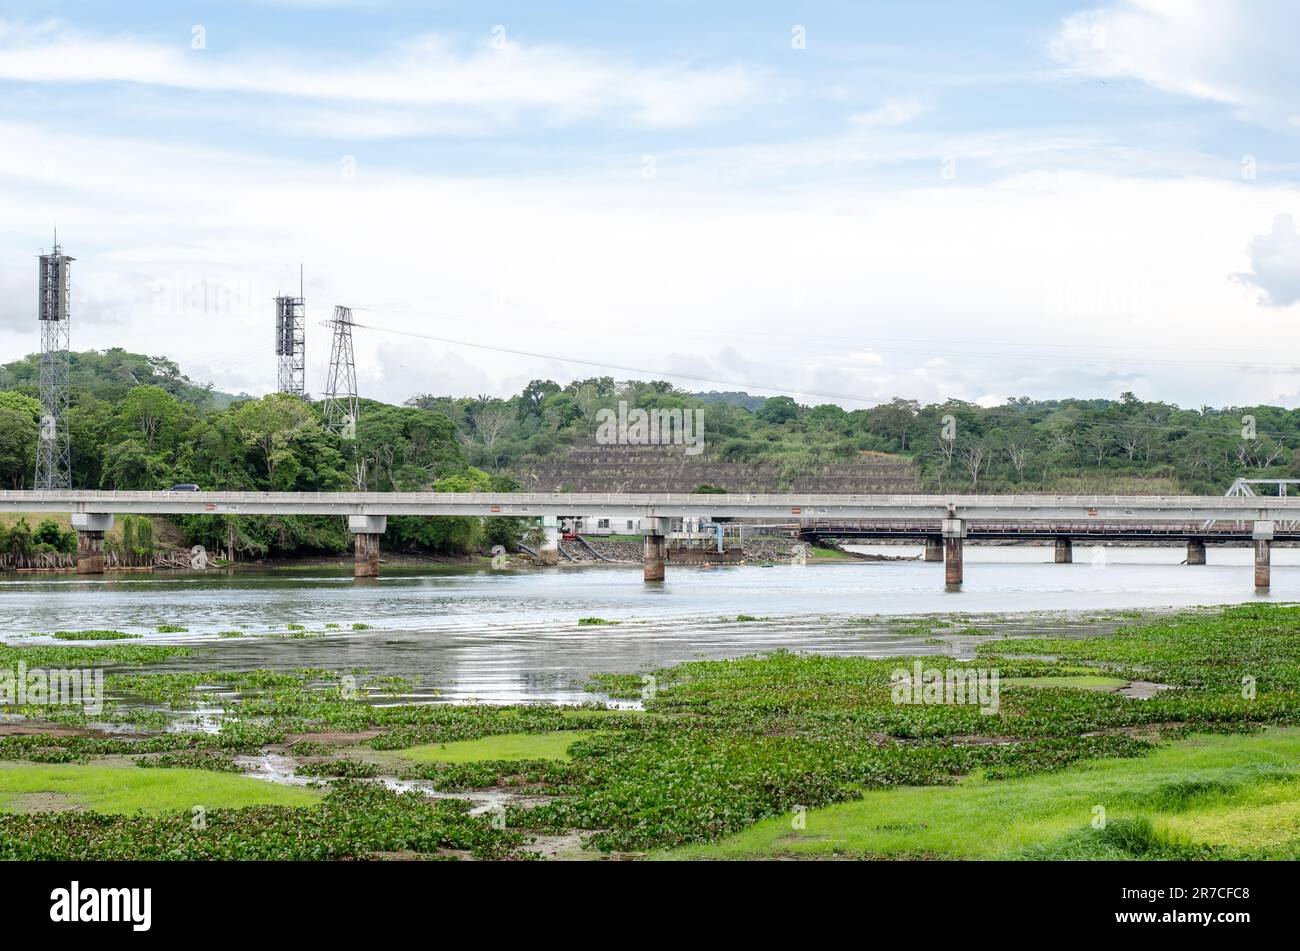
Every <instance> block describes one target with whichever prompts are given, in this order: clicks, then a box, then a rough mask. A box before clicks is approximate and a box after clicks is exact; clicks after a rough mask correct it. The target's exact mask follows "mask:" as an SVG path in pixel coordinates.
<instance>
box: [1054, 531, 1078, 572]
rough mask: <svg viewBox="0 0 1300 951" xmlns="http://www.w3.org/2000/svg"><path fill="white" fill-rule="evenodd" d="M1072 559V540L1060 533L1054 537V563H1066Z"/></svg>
mask: <svg viewBox="0 0 1300 951" xmlns="http://www.w3.org/2000/svg"><path fill="white" fill-rule="evenodd" d="M1073 561H1074V542H1073V540H1071V539H1070V538H1069V536H1066V535H1061V536H1058V537H1057V539H1056V564H1058V565H1068V564H1071V563H1072V562H1073Z"/></svg>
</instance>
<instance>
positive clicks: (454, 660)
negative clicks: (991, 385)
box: [0, 545, 1300, 703]
mask: <svg viewBox="0 0 1300 951" xmlns="http://www.w3.org/2000/svg"><path fill="white" fill-rule="evenodd" d="M856 547H857V549H858V550H861V551H866V552H874V553H879V554H887V555H910V554H918V553H919V552H920V548H919V546H918V547H916V548H911V547H908V546H895V545H882V546H856ZM1098 553H1100V554H1098ZM1074 556H1075V559H1076V562H1075V563H1074V564H1071V565H1057V564H1052V563H1051V561H1052V548H1051V547H1050V546H1040V547H1028V546H1026V547H976V546H967V548H966V552H965V561H966V569H965V584H964V585H963V588H962V590H961V591H959V592H946V591H945V590H944V588H943V566H942V565H941V564H934V563H924V562H920V561H898V562H846V563H842V564H821V565H809V566H775V567H760V566H756V565H748V566H734V567H723V568H713V569H710V570H700V569H698V568H676V569H674V568H672V567H670V568H669V571H668V580H667V582H666V583H665V584H663V585H662V586H647V585H645V584H644V583H643V582H642V580H641V572H640V569H639V567H636V566H606V565H601V566H590V567H562V568H556V569H545V570H540V569H527V570H503V571H493V570H488V569H484V570H477V569H472V570H471V569H455V568H428V569H419V570H404V571H398V570H388V571H386V574H385V576H384V577H382V578H380V579H377V580H373V579H372V580H365V581H356V580H354V579H353V578H352V577H351V573H350V571H344V570H334V569H327V568H321V569H311V570H298V569H295V570H284V571H278V572H263V573H239V574H224V573H223V574H215V573H208V574H197V573H196V574H188V573H187V574H181V575H178V574H169V575H164V574H161V573H160V574H156V575H147V574H137V575H117V576H114V575H106V576H104V577H102V578H96V579H80V578H76V577H75V576H69V575H50V576H30V575H29V576H21V577H19V576H14V575H8V576H0V638H3V639H5V640H14V639H15V638H18V639H19V642H21V643H27V644H32V643H44V642H47V640H48V639H47V638H45V637H37V638H33V637H31V636H30V635H31V634H32V633H34V632H52V631H56V630H86V629H101V628H107V629H113V630H120V631H126V632H129V633H137V634H143V635H146V637H145V640H143V641H133V643H150V642H167V643H185V644H196V645H199V646H201V647H202V650H200V651H198V652H197V653H196V654H195V656H193V657H190V658H182V659H176V660H174V661H170V662H168V663H167V664H166V665H163V666H158V667H151V669H156V670H168V669H188V668H193V669H213V668H220V669H232V670H236V669H250V668H256V667H270V668H277V669H283V668H287V667H297V666H312V667H326V668H330V669H333V670H350V669H352V668H357V667H362V668H367V669H369V670H370V671H371V672H372V673H374V674H378V675H393V674H396V675H401V676H404V677H407V678H410V679H412V680H413V681H415V683H416V684H417V686H416V687H415V688H414V690H413V691H412V693H411V696H410V698H408V699H417V700H441V701H451V702H461V701H467V700H471V699H472V700H479V701H483V702H517V701H547V702H561V703H575V702H582V701H584V700H590V699H593V695H592V694H591V693H588V692H586V691H585V690H584V689H583V684H584V683H585V681H586V680H587V678H588V677H589V675H590V674H592V673H594V672H639V671H649V670H654V669H656V668H661V667H666V666H670V665H672V664H675V663H679V662H682V661H686V660H692V659H700V658H725V657H736V656H741V655H745V654H751V653H756V652H761V651H768V650H773V649H776V648H788V649H791V650H803V651H815V652H819V653H838V654H854V655H866V656H893V655H898V654H904V653H913V654H924V653H932V652H936V651H939V650H944V649H951V648H944V647H942V646H941V645H936V644H934V643H929V642H928V640H929V637H928V635H929V633H930V632H929V631H928V630H926V629H925V627H926V622H928V620H930V619H933V620H935V622H936V628H937V627H938V623H937V622H938V620H939V619H947V620H950V621H951V620H952V619H953V618H952V616H953V615H961V616H962V617H960V618H958V619H957V620H958V622H959V624H958V628H957V629H960V625H962V624H965V625H969V626H974V627H980V628H989V627H992V628H994V629H995V630H997V631H999V632H1005V633H1012V634H1015V633H1055V632H1063V633H1068V632H1071V631H1078V630H1083V629H1106V628H1112V627H1114V626H1115V624H1116V623H1118V621H1117V620H1116V617H1117V615H1116V612H1119V611H1128V610H1133V609H1144V610H1145V609H1152V610H1160V609H1167V608H1174V607H1186V606H1193V605H1211V604H1225V603H1235V602H1241V601H1247V600H1255V599H1265V600H1274V601H1281V600H1300V570H1297V569H1300V549H1276V550H1275V551H1274V552H1273V566H1274V570H1273V588H1272V591H1271V592H1270V593H1269V594H1268V595H1262V596H1261V595H1256V594H1255V592H1254V589H1253V582H1252V576H1251V568H1250V565H1251V558H1252V553H1251V551H1250V550H1249V549H1244V548H1240V549H1214V548H1211V549H1210V551H1209V559H1208V560H1209V564H1207V565H1204V566H1195V567H1192V566H1183V565H1180V564H1179V562H1181V561H1182V559H1183V557H1184V550H1183V548H1182V547H1178V548H1104V549H1103V548H1096V549H1092V548H1088V547H1084V546H1080V545H1076V546H1075V550H1074ZM742 614H743V615H750V616H754V617H757V618H759V620H756V621H751V622H738V621H737V620H736V617H737V615H742ZM917 616H922V617H921V618H920V620H921V621H922V622H923V623H922V624H920V625H919V626H918V617H917ZM584 617H598V618H603V619H607V620H616V621H621V622H622V623H620V624H617V625H599V626H584V625H579V624H578V619H579V618H584ZM357 622H361V623H364V624H367V625H369V626H370V629H369V630H363V631H353V630H351V625H352V624H353V623H357ZM290 623H294V624H301V625H303V626H305V627H306V628H307V629H308V630H309V631H311V632H313V633H317V632H322V631H323V630H324V628H325V625H326V624H327V623H333V624H337V625H339V628H338V629H337V630H330V631H328V632H326V633H325V636H319V637H308V638H296V637H287V636H258V637H244V638H237V639H235V638H231V639H222V638H218V637H217V632H219V631H226V630H230V629H242V630H244V631H246V632H248V633H249V634H259V635H262V634H270V635H285V634H286V625H287V624H290ZM160 624H170V625H177V626H181V627H184V628H186V629H187V630H186V631H185V632H184V633H176V634H159V633H156V631H155V628H156V627H157V626H158V625H160ZM946 630H949V631H950V630H952V628H948V629H946Z"/></svg>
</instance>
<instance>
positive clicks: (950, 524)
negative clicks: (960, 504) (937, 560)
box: [943, 518, 966, 591]
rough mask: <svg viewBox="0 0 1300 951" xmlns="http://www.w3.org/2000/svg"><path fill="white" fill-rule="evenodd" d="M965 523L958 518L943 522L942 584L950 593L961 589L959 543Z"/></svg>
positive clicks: (963, 535)
mask: <svg viewBox="0 0 1300 951" xmlns="http://www.w3.org/2000/svg"><path fill="white" fill-rule="evenodd" d="M965 537H966V523H965V522H963V521H962V520H961V519H959V518H945V519H944V520H943V583H944V586H945V587H946V588H948V590H950V591H955V590H956V589H958V588H960V587H961V581H962V572H961V543H962V539H963V538H965Z"/></svg>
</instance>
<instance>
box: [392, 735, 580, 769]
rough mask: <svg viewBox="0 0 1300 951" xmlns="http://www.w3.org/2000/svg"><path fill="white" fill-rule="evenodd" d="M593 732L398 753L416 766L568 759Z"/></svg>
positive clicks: (491, 740) (479, 741) (485, 739)
mask: <svg viewBox="0 0 1300 951" xmlns="http://www.w3.org/2000/svg"><path fill="white" fill-rule="evenodd" d="M598 735H599V733H598V731H595V730H561V731H558V732H554V733H504V734H499V735H497V736H484V737H479V738H478V739H476V740H459V741H457V742H455V743H429V744H426V745H424V746H412V747H409V748H408V749H404V750H402V751H401V752H400V754H399V755H400V756H402V757H403V758H404V759H410V760H414V761H416V762H419V763H478V762H485V761H489V760H536V759H552V760H559V761H561V762H564V761H567V760H568V759H569V747H571V746H572V745H573V744H574V743H576V742H578V741H579V740H588V739H591V738H592V737H595V736H598Z"/></svg>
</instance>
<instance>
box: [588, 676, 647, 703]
mask: <svg viewBox="0 0 1300 951" xmlns="http://www.w3.org/2000/svg"><path fill="white" fill-rule="evenodd" d="M646 686H647V679H646V678H645V677H644V676H642V675H641V674H592V675H591V678H590V679H589V680H588V682H587V683H586V684H585V685H584V686H583V689H584V690H586V691H588V692H590V693H603V694H605V696H607V697H611V698H613V699H615V700H636V699H638V698H639V697H640V696H641V695H642V694H643V693H644V692H645V690H646Z"/></svg>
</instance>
